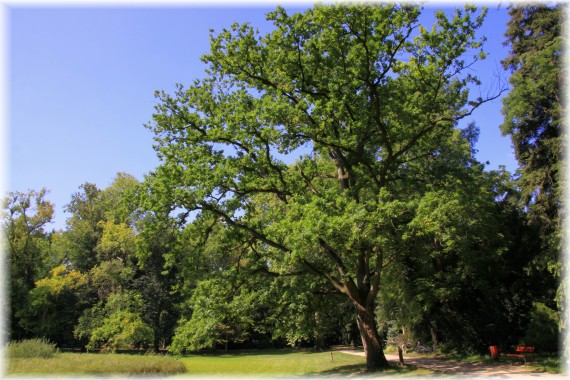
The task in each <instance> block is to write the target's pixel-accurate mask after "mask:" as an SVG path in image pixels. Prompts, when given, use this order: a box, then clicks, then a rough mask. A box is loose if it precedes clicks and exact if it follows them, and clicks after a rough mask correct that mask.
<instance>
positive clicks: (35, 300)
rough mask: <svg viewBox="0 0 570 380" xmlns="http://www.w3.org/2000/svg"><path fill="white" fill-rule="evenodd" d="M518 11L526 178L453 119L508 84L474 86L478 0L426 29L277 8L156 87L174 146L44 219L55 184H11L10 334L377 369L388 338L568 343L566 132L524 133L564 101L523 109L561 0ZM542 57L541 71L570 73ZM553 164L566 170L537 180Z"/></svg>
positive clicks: (369, 12)
mask: <svg viewBox="0 0 570 380" xmlns="http://www.w3.org/2000/svg"><path fill="white" fill-rule="evenodd" d="M513 9H514V10H513V11H511V14H512V17H513V18H512V21H511V23H510V24H509V31H508V32H507V37H508V38H509V39H510V40H509V41H510V42H509V43H511V44H512V46H513V53H512V54H513V55H512V57H510V58H509V60H508V61H506V62H508V63H506V65H507V67H510V68H512V69H513V70H515V73H513V79H512V81H511V83H512V84H513V89H512V91H511V93H510V94H509V96H508V97H507V98H506V100H505V115H506V116H507V120H506V121H505V125H504V128H505V129H504V130H505V131H506V132H507V133H509V134H511V135H512V136H513V139H515V140H516V139H519V140H520V141H519V142H515V149H516V154H517V157H519V158H520V159H521V172H520V173H519V175H518V176H515V177H511V174H510V173H508V172H506V171H504V170H497V171H486V170H485V169H484V165H482V164H481V163H479V162H478V161H477V160H476V159H475V158H474V154H475V143H476V141H477V136H478V130H477V127H476V126H475V124H470V125H469V126H468V127H466V128H463V129H459V128H458V122H459V121H460V120H462V119H465V118H466V117H468V116H470V115H471V113H472V112H473V110H474V109H476V108H478V107H480V106H482V105H483V104H484V103H485V102H486V101H488V100H490V99H491V98H493V97H496V96H498V95H500V94H493V95H492V96H491V97H490V98H477V97H475V98H474V97H472V96H470V91H471V92H473V91H472V89H473V88H474V87H476V86H478V85H480V84H481V83H480V82H479V80H478V79H477V78H476V77H474V76H473V75H472V74H471V73H470V71H469V68H470V67H471V65H472V64H473V63H475V62H476V61H478V60H480V59H484V58H485V53H484V50H483V44H482V41H480V40H478V39H476V38H475V34H476V31H477V29H478V28H479V27H480V25H481V24H482V23H483V20H484V16H485V11H482V12H478V11H477V10H476V9H475V8H473V7H466V8H465V9H463V10H457V11H456V12H455V13H453V14H452V15H446V14H444V13H443V12H437V14H436V22H435V24H434V26H433V27H432V28H431V29H428V28H424V27H423V26H418V21H417V18H418V16H419V12H420V11H421V10H420V9H419V8H416V7H410V6H400V5H395V4H393V5H378V6H363V5H354V6H344V5H343V6H340V5H335V6H324V5H323V6H317V7H315V8H313V9H310V10H308V11H307V12H305V13H302V14H294V15H288V14H287V13H286V11H285V10H284V9H282V8H277V10H276V11H274V12H271V13H269V14H268V19H269V20H271V21H273V23H274V28H273V30H272V31H271V32H269V33H268V34H266V35H260V34H259V33H258V32H257V31H256V30H255V29H254V27H253V26H251V25H233V26H232V27H231V28H230V29H229V30H223V31H222V32H220V33H218V34H212V37H211V51H210V52H209V53H208V54H206V55H205V56H204V57H203V60H204V62H205V63H206V64H207V67H206V71H207V74H208V76H207V77H205V78H204V79H202V80H197V81H195V82H194V83H193V84H191V85H190V86H189V87H188V88H185V87H183V86H182V85H179V86H178V87H177V90H176V91H175V93H173V94H167V93H165V92H158V93H157V96H158V98H159V103H158V104H157V106H156V113H155V114H154V116H153V121H152V122H151V123H149V125H148V126H147V127H148V128H150V129H151V130H152V131H153V132H154V134H155V141H156V144H155V149H156V151H157V154H158V156H159V158H160V160H161V162H160V165H159V166H158V167H157V168H156V170H154V171H153V172H151V173H149V174H148V175H147V176H146V178H145V180H144V181H143V182H139V181H138V180H137V179H135V178H134V177H132V176H130V175H128V174H124V173H119V174H118V175H117V177H116V178H115V179H114V181H113V182H112V183H111V184H110V185H109V186H108V187H107V188H103V189H99V188H98V187H97V186H96V185H94V184H90V183H85V184H83V185H81V186H80V187H79V191H78V192H77V193H75V194H73V195H72V196H71V201H70V203H69V204H68V205H66V207H65V208H66V210H67V211H68V212H69V213H70V217H69V219H68V220H67V225H66V228H65V229H64V230H61V231H51V232H49V231H46V230H45V226H46V225H47V223H49V221H50V220H51V218H52V217H53V207H54V206H53V205H52V204H51V203H50V202H49V201H47V200H46V199H45V198H46V190H41V191H37V192H36V191H29V192H28V193H18V192H15V193H9V194H7V196H6V198H5V200H4V202H3V209H2V226H1V227H2V232H3V234H4V239H3V242H4V243H5V249H6V252H7V257H8V258H9V267H10V278H9V283H8V286H9V290H10V307H9V311H8V312H9V317H10V323H11V324H10V336H9V338H10V339H11V340H21V339H25V338H43V339H49V341H51V342H54V343H55V344H56V345H57V346H58V347H63V348H77V349H89V350H104V351H118V350H122V349H137V350H138V349H140V350H141V351H146V350H153V351H155V352H158V351H160V350H170V351H171V352H174V353H188V352H195V351H199V350H211V349H219V348H223V349H225V350H229V349H233V348H268V347H284V346H286V345H290V346H304V347H307V346H310V347H314V348H316V349H318V350H322V349H325V348H326V347H327V346H329V345H331V344H354V345H357V344H358V345H360V344H362V345H363V346H364V348H365V351H366V353H367V367H368V368H378V367H386V366H387V362H386V361H385V357H384V355H383V353H382V350H383V348H384V344H385V340H386V339H388V340H390V341H393V342H399V343H401V344H406V343H407V344H410V345H412V346H413V345H415V343H416V342H417V341H418V340H419V341H420V342H421V343H422V344H423V345H430V346H431V347H433V349H434V350H437V351H455V352H461V353H476V352H477V353H484V352H487V350H488V346H489V345H491V344H493V345H496V344H498V345H500V346H502V347H503V348H505V349H508V347H511V346H513V345H516V344H519V343H526V344H534V345H536V347H537V348H538V349H539V350H542V351H552V350H556V347H555V345H556V344H555V343H554V342H555V339H556V336H557V332H558V331H557V330H556V329H555V328H553V326H555V325H556V323H559V319H560V315H561V314H562V311H563V310H561V309H560V307H561V306H560V305H561V303H557V302H556V301H557V298H556V297H557V295H556V291H557V288H558V286H559V284H558V282H557V280H558V279H559V276H560V269H561V268H560V262H559V259H558V256H557V255H556V253H557V252H558V249H559V245H560V229H559V227H558V224H559V222H560V215H559V211H558V210H559V209H558V208H559V206H560V192H561V188H560V184H559V182H558V176H559V174H560V165H561V161H560V160H559V156H558V153H557V151H556V149H559V143H560V140H559V138H560V135H559V133H558V132H556V133H558V134H556V133H554V134H555V135H556V137H552V136H551V137H552V138H553V140H548V141H547V138H546V135H544V134H543V135H541V136H537V135H532V136H534V137H532V136H531V135H524V136H523V131H527V132H528V131H530V130H531V129H532V125H534V126H535V127H536V125H537V124H536V123H538V122H536V120H535V121H532V123H531V121H529V120H530V118H529V117H527V116H524V117H523V116H521V115H522V113H521V112H523V111H526V112H530V113H531V114H533V115H534V117H536V118H539V119H540V118H541V117H543V118H545V119H540V120H542V121H541V122H540V123H542V124H540V125H541V127H540V128H541V129H540V130H541V131H542V130H544V131H546V130H552V129H554V130H558V131H559V124H556V123H557V121H556V120H558V119H556V118H555V114H556V112H559V111H556V110H555V109H556V107H559V104H558V105H554V104H551V105H550V106H551V108H548V110H547V108H546V103H544V107H542V106H541V107H540V108H539V109H534V110H528V109H525V107H524V104H525V103H524V101H523V100H522V99H523V98H522V96H523V93H524V92H525V91H526V90H524V91H523V90H522V89H521V88H522V87H521V86H523V87H524V86H525V83H526V82H525V81H533V79H532V78H529V77H526V76H525V75H526V74H525V75H523V74H524V72H525V70H526V71H528V70H527V69H525V68H524V65H523V62H528V61H529V60H528V59H527V57H529V56H528V54H531V53H532V52H533V51H534V50H532V49H530V50H528V52H527V50H524V49H527V47H528V46H530V45H528V44H526V43H523V42H524V38H523V37H521V36H523V35H525V36H526V35H527V33H526V32H520V31H517V30H518V29H517V23H518V24H521V25H522V26H521V27H526V25H530V24H531V23H530V22H527V21H524V20H527V18H528V19H529V20H531V21H532V20H535V18H536V19H537V20H543V17H544V20H549V21H548V22H554V21H552V20H557V19H556V18H555V16H553V15H554V13H551V10H548V9H550V8H540V7H539V8H529V9H526V8H525V10H524V11H521V9H520V8H513ZM545 9H546V10H545ZM556 9H558V8H556ZM521 12H522V13H521ZM552 12H554V10H552ZM521 15H524V17H523V18H522V19H521V17H522V16H521ZM539 16H540V17H539ZM556 17H557V16H556ZM523 21H524V22H523ZM537 22H538V21H537ZM539 24H540V25H543V23H542V21H541V22H539ZM548 25H550V24H548ZM523 30H524V28H523ZM551 32H552V33H556V30H554V31H551ZM520 33H522V34H520ZM541 36H543V35H542V34H541ZM541 38H542V37H541ZM544 38H547V39H549V38H550V39H552V40H553V41H554V42H553V43H556V41H558V39H557V38H555V37H544ZM519 40H520V41H519ZM548 41H550V40H548ZM521 44H522V45H521ZM531 45H532V44H531ZM542 45H543V46H548V47H551V44H549V43H546V42H545V43H542ZM523 47H524V49H523ZM521 49H523V50H521ZM553 49H554V51H556V52H558V50H556V48H553ZM549 51H550V50H549ZM550 52H552V51H550ZM537 54H538V55H539V56H543V55H544V54H547V55H548V54H550V53H548V52H542V53H540V54H542V55H540V54H539V53H537ZM558 54H559V53H556V54H555V57H558ZM517 55H518V56H519V58H516V57H517ZM531 55H532V54H531ZM521 57H523V58H524V59H523V58H521ZM536 59H539V58H538V56H537V58H536ZM556 59H558V58H556ZM556 59H555V61H556ZM553 65H554V66H553V67H551V68H550V69H552V70H555V69H556V70H558V65H559V63H558V61H556V62H555V63H554V64H553ZM548 67H549V66H546V67H545V68H544V70H546V69H547V68H548ZM521 70H522V71H521ZM547 71H548V70H547ZM544 75H545V76H544V77H541V78H542V79H544V81H545V83H544V85H543V86H542V87H541V88H543V89H545V90H546V89H547V88H550V87H552V86H550V87H549V86H547V84H548V85H551V84H552V83H551V81H550V80H548V79H547V77H548V78H549V76H552V75H554V76H556V75H558V74H555V73H552V72H550V71H548V74H544ZM542 79H541V80H542ZM534 82H535V83H537V81H536V80H534ZM526 85H529V84H528V83H527V84H526ZM545 96H546V95H545ZM549 99H551V98H549ZM543 109H544V112H548V113H549V115H550V116H544V115H543V114H541V112H542V111H541V110H543ZM546 119H548V121H549V123H550V124H549V125H548V126H547V125H546V124H544V123H543V122H544V120H546ZM524 120H526V121H528V122H529V123H530V124H524V125H523V124H520V123H519V122H522V121H524ZM537 120H538V119H537ZM547 124H548V123H547ZM535 132H537V131H536V130H535ZM525 133H526V132H525ZM537 133H539V132H537ZM540 133H542V132H540ZM548 136H550V134H548ZM549 138H550V137H549ZM517 141H518V140H517ZM548 147H549V148H548ZM540 152H542V153H540ZM544 152H549V153H548V154H550V155H549V156H548V157H550V158H548V159H546V160H544V161H541V162H542V163H541V164H540V165H539V164H538V161H537V159H538V157H543V156H544V154H546V153H544ZM543 153H544V154H543ZM533 155H535V156H536V157H535V158H532V159H531V161H532V164H531V163H530V162H531V161H529V163H527V162H526V161H524V160H525V159H527V158H529V159H530V157H533ZM535 164H536V165H535ZM537 165H538V166H537ZM541 165H542V166H541ZM545 171H546V172H549V173H551V175H548V177H549V178H550V177H551V178H553V179H554V180H553V182H551V183H550V182H549V184H545V183H544V182H541V184H538V183H537V182H533V181H534V179H537V178H539V177H540V176H541V175H542V174H544V173H545ZM540 178H543V177H540ZM531 182H532V183H533V184H532V186H531V185H530V184H531ZM547 185H548V186H547ZM545 274H548V275H545ZM561 294H562V291H561V290H558V299H559V300H560V299H561V297H562V296H561ZM529 342H532V343H529ZM64 371H66V370H64Z"/></svg>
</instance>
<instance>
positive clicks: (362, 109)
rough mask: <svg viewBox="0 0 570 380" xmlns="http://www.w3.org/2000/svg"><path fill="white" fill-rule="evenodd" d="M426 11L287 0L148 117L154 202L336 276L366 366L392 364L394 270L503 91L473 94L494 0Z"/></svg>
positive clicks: (267, 256)
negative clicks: (293, 6) (478, 121)
mask: <svg viewBox="0 0 570 380" xmlns="http://www.w3.org/2000/svg"><path fill="white" fill-rule="evenodd" d="M419 13H420V9H419V8H416V7H409V6H399V5H379V6H376V5H375V6H362V5H355V6H317V7H315V8H314V9H310V10H308V11H306V12H305V13H299V14H294V15H288V14H287V13H286V11H285V10H284V9H282V8H278V9H277V10H276V11H275V12H272V13H270V14H268V19H269V20H271V21H273V23H274V30H273V31H272V32H270V33H268V34H266V35H260V34H259V33H258V32H257V31H256V29H255V28H254V27H253V26H251V25H248V24H244V25H237V24H236V25H232V27H231V29H229V30H224V31H222V32H221V33H219V34H217V35H213V36H212V37H211V51H210V52H209V53H208V54H206V55H204V57H203V61H204V62H205V63H206V64H207V65H208V67H207V74H208V76H207V78H205V79H203V80H196V81H195V82H194V83H193V84H192V85H191V86H190V87H189V88H187V89H185V88H184V87H183V86H182V85H179V86H178V90H177V91H176V93H175V94H172V95H170V94H167V93H165V92H159V93H157V96H158V97H159V99H160V103H159V104H158V105H157V107H156V110H157V112H156V114H155V115H154V116H153V120H154V121H153V122H152V123H150V124H149V128H151V129H152V130H153V131H154V133H155V135H156V137H155V139H156V145H155V149H156V150H157V153H158V156H159V158H160V159H161V165H160V166H159V167H158V168H157V169H156V171H154V172H153V173H151V174H150V175H149V176H148V178H147V181H148V183H149V186H150V187H151V192H150V193H151V194H152V195H153V196H154V197H155V198H154V201H153V202H154V204H155V205H156V207H157V208H161V207H162V208H164V207H166V208H168V209H169V210H171V211H173V212H179V213H180V218H181V222H192V223H194V224H196V225H198V226H200V225H201V226H203V230H202V232H203V234H204V236H206V237H207V236H208V233H209V232H210V231H211V230H212V223H221V224H222V225H224V226H225V228H228V229H231V230H234V231H235V232H236V234H237V235H238V236H239V239H240V241H241V248H240V249H241V252H243V255H244V257H246V256H247V260H242V262H247V265H250V266H257V269H258V270H260V271H265V272H268V273H272V274H279V275H290V274H295V273H312V274H314V275H317V276H320V277H322V278H324V279H326V280H327V281H328V283H329V284H330V286H331V287H333V288H334V289H336V291H338V292H339V293H341V294H343V295H345V296H346V297H347V298H348V300H349V301H350V302H351V304H352V305H353V306H354V309H355V312H356V314H357V322H358V326H359V330H360V333H361V337H362V341H363V345H364V348H365V351H366V355H367V366H368V368H379V367H384V366H386V365H387V362H386V359H385V357H384V355H383V353H382V350H381V341H380V338H379V335H378V331H377V328H376V325H375V320H374V309H375V302H376V298H377V294H378V291H379V284H380V277H381V273H382V269H383V268H384V267H385V266H386V265H388V264H389V263H390V262H392V261H393V260H394V258H395V257H396V256H397V255H398V254H400V252H401V251H402V236H403V234H404V233H405V232H406V228H408V227H407V226H408V224H409V223H410V222H412V221H413V220H414V217H415V214H416V208H417V205H418V204H419V203H420V201H421V199H422V197H424V195H425V194H429V196H430V197H434V196H438V195H435V193H434V191H435V189H436V188H437V184H438V183H444V182H445V183H449V181H450V178H454V175H455V174H457V175H458V176H457V178H456V179H452V180H451V182H452V183H453V186H444V187H442V188H441V190H438V191H442V192H445V191H446V189H447V188H451V189H452V191H457V189H460V188H461V187H462V186H468V185H469V181H470V176H471V175H472V173H471V171H469V170H468V169H469V168H470V167H473V166H474V165H475V163H474V161H473V160H472V158H471V153H472V152H471V147H470V145H469V143H468V140H467V138H466V136H465V134H464V133H461V132H460V131H458V130H456V129H455V127H456V126H457V122H458V121H459V120H460V119H463V118H465V117H467V116H468V115H470V114H471V113H472V111H473V110H474V109H475V108H477V107H479V106H480V105H481V104H483V103H484V102H485V101H487V100H489V99H490V98H491V97H486V98H481V97H478V98H471V97H470V96H469V88H470V86H477V85H478V84H479V81H478V79H477V78H476V77H474V76H472V75H471V74H470V71H469V70H468V69H469V68H470V67H471V66H472V64H473V63H475V62H476V61H477V60H480V59H483V58H484V56H485V54H484V52H483V50H482V41H480V40H478V39H476V37H475V31H476V30H477V28H478V27H480V25H481V23H482V22H483V18H484V14H485V12H481V13H479V14H478V13H477V11H476V9H475V8H473V7H466V8H465V9H464V10H456V11H455V13H454V14H453V15H452V16H447V15H446V14H444V13H443V12H437V13H436V22H435V24H434V25H433V27H432V28H431V29H426V28H424V27H422V26H420V25H419V24H418V21H417V19H418V16H419ZM497 95H498V94H493V96H497ZM292 153H296V154H297V155H298V156H299V158H298V159H297V160H296V161H295V162H293V163H292V162H291V160H288V157H289V155H291V154H292ZM470 173H471V174H470ZM418 224H420V223H416V225H418ZM451 233H452V232H451ZM244 265H245V264H244Z"/></svg>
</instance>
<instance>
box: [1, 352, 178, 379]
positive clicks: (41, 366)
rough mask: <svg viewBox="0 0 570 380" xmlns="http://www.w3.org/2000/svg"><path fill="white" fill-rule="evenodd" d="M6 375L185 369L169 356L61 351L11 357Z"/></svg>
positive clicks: (145, 372) (146, 372) (161, 372)
mask: <svg viewBox="0 0 570 380" xmlns="http://www.w3.org/2000/svg"><path fill="white" fill-rule="evenodd" d="M5 366H6V372H7V375H17V376H20V375H32V376H37V375H40V374H43V375H68V376H72V375H109V374H116V375H149V374H152V375H171V374H176V373H182V372H184V371H185V368H184V364H182V362H181V361H180V360H177V359H176V358H174V357H172V356H159V355H126V354H72V353H60V354H56V355H55V356H54V357H53V358H49V359H46V358H11V359H7V360H6V362H5Z"/></svg>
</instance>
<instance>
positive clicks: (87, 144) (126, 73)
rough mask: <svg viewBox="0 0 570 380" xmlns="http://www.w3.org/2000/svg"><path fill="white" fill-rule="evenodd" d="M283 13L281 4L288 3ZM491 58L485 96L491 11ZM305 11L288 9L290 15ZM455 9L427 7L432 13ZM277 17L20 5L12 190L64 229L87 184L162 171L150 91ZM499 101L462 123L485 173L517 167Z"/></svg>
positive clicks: (200, 9) (14, 35) (499, 50)
mask: <svg viewBox="0 0 570 380" xmlns="http://www.w3.org/2000/svg"><path fill="white" fill-rule="evenodd" d="M284 4H287V3H286V2H284ZM486 6H488V7H489V15H488V17H487V20H486V23H485V26H484V28H483V30H481V34H483V35H485V36H487V38H488V41H487V44H486V50H487V51H488V52H489V54H488V59H487V60H486V61H484V62H482V63H481V64H479V65H477V66H476V67H474V74H476V75H478V76H479V77H480V79H481V80H482V81H483V90H484V91H487V90H489V91H491V92H492V91H493V90H494V88H495V87H496V85H497V83H498V76H501V80H502V81H503V82H505V81H507V78H508V73H505V72H503V71H502V69H501V66H500V60H501V59H503V58H504V57H505V56H506V55H507V48H505V47H503V46H502V42H503V41H504V36H503V34H504V31H505V29H506V22H507V21H508V15H507V10H506V8H505V6H502V7H500V8H499V9H497V5H496V4H493V3H487V4H486ZM307 7H308V4H307V5H303V4H296V5H293V6H286V8H287V9H288V10H289V11H290V12H294V11H298V10H302V9H304V8H307ZM450 7H451V4H441V5H439V6H428V7H426V9H425V10H424V15H425V16H423V20H426V25H425V26H428V27H429V26H430V25H431V21H428V20H431V19H432V16H431V15H433V12H434V10H435V9H438V8H450ZM272 9H274V6H273V5H271V3H267V2H266V3H264V6H263V7H253V6H252V5H251V4H249V5H243V6H240V5H231V4H230V5H228V4H226V5H223V4H215V5H214V6H208V4H207V3H202V4H199V5H189V6H185V7H181V6H177V7H165V8H159V7H157V6H153V7H143V6H140V5H139V6H122V7H102V6H96V7H85V6H82V7H75V8H73V7H72V5H65V6H59V7H55V6H49V7H47V6H38V5H35V6H17V5H12V6H10V7H8V9H7V10H6V16H7V22H8V25H7V26H8V33H7V46H6V50H7V54H6V56H7V69H8V71H7V74H6V77H7V85H8V86H7V106H6V108H7V111H8V118H7V121H6V124H7V125H6V127H7V128H6V143H5V145H6V146H7V148H8V152H7V154H6V160H7V163H6V169H7V171H8V175H7V181H6V187H7V190H8V191H27V190H28V189H35V190H37V189H40V188H42V187H45V188H47V189H48V190H49V191H50V193H49V194H48V196H47V198H48V199H49V200H51V201H52V202H53V203H55V206H56V214H55V223H54V224H52V226H51V227H48V229H51V228H56V229H59V228H64V227H65V220H66V218H67V217H68V215H67V214H65V213H64V212H63V207H64V205H66V204H68V203H69V201H70V200H71V195H72V194H73V193H75V192H77V191H78V190H79V189H78V188H79V186H80V185H81V184H83V183H85V182H91V183H95V184H96V185H97V186H98V187H99V188H105V187H107V186H108V185H109V184H110V183H111V181H112V180H113V178H114V177H115V175H116V174H117V173H118V172H126V173H129V174H132V175H134V176H135V177H137V178H138V179H140V180H142V179H143V177H144V174H146V173H148V172H150V171H151V170H153V169H154V168H155V167H156V166H157V165H158V160H157V158H156V155H155V152H154V151H153V149H152V144H153V141H152V133H151V132H150V131H149V130H147V129H146V128H144V126H143V124H145V123H147V122H149V121H150V120H151V117H152V113H153V110H154V109H153V107H154V105H155V103H156V101H155V98H154V91H155V90H166V91H173V90H174V85H175V83H182V84H185V85H188V84H190V83H191V81H192V80H193V79H195V78H198V77H201V76H203V75H204V65H203V63H202V62H201V61H200V56H201V55H202V54H204V53H206V52H207V51H208V49H209V29H210V28H213V29H214V30H216V31H220V30H221V29H222V28H223V27H229V26H230V25H231V23H232V22H234V21H237V22H246V21H249V22H251V23H252V24H253V25H255V26H257V27H258V28H259V29H260V31H261V32H262V33H263V32H267V31H269V30H270V28H271V24H270V23H269V22H267V21H266V20H265V14H266V13H267V12H268V11H270V10H272ZM500 109H501V103H500V100H497V101H494V102H492V103H488V104H486V105H484V106H483V107H481V109H480V110H478V111H477V112H476V113H474V114H473V115H472V116H471V117H470V118H468V119H467V120H466V122H471V121H474V122H476V124H477V125H478V126H479V127H480V129H481V135H480V138H479V143H478V145H477V148H478V149H479V153H478V159H479V160H480V161H482V162H485V161H489V163H490V164H489V165H488V166H487V167H488V168H489V169H496V168H497V167H498V166H499V165H505V166H506V167H507V169H509V170H510V171H511V172H514V170H516V168H517V164H516V161H515V159H514V156H513V153H512V148H511V143H510V139H509V138H508V137H502V136H501V134H500V131H499V125H500V124H501V123H502V115H501V113H500Z"/></svg>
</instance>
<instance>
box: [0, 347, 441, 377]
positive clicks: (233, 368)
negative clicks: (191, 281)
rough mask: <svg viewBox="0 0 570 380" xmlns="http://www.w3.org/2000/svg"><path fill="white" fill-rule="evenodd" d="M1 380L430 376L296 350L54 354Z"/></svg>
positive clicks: (14, 364)
mask: <svg viewBox="0 0 570 380" xmlns="http://www.w3.org/2000/svg"><path fill="white" fill-rule="evenodd" d="M5 364H6V369H7V375H8V376H10V375H12V376H22V375H25V376H29V375H31V376H38V375H66V376H78V375H82V376H85V375H99V376H100V375H135V376H136V375H159V376H166V375H178V376H177V377H206V376H212V377H226V376H227V377H240V376H243V377H255V376H258V377H313V376H317V377H319V376H325V377H326V376H337V377H338V376H342V377H344V376H349V375H354V374H361V375H364V376H379V375H403V376H416V375H422V376H425V375H432V374H433V373H434V372H433V371H430V370H427V369H421V368H419V369H416V368H413V367H410V366H407V367H404V368H399V367H397V366H396V365H395V364H394V366H393V367H392V368H390V369H388V370H386V371H383V372H380V373H378V372H376V373H374V372H373V373H364V370H365V368H366V362H365V359H364V358H363V357H361V356H354V355H347V354H343V353H341V352H334V353H333V360H331V356H330V352H329V351H326V352H312V351H308V350H307V351H301V350H292V349H290V350H286V349H285V350H243V351H234V352H230V353H227V354H225V353H217V354H204V355H189V356H183V357H178V358H177V357H174V356H160V355H127V354H84V353H83V354H77V353H59V354H56V355H55V356H54V357H53V358H49V359H44V358H26V359H23V358H22V359H19V358H12V359H8V360H7V361H6V363H5Z"/></svg>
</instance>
